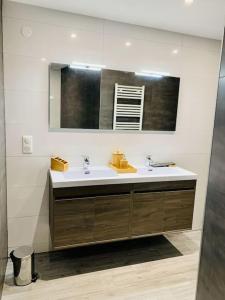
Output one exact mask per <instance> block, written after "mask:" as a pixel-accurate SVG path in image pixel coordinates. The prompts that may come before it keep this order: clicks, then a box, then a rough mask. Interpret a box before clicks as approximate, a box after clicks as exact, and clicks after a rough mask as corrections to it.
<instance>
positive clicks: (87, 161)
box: [82, 155, 90, 164]
mask: <svg viewBox="0 0 225 300" xmlns="http://www.w3.org/2000/svg"><path fill="white" fill-rule="evenodd" d="M82 157H83V159H84V162H85V163H87V164H90V158H89V156H88V155H82Z"/></svg>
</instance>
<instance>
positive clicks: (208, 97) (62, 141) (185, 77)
mask: <svg viewBox="0 0 225 300" xmlns="http://www.w3.org/2000/svg"><path fill="white" fill-rule="evenodd" d="M23 26H30V27H31V28H32V31H33V35H32V37H30V38H28V39H27V38H24V37H23V36H22V35H21V28H22V27H23ZM72 32H74V33H76V34H77V38H76V39H74V40H72V39H71V38H70V34H71V33H72ZM128 40H129V41H131V42H132V46H131V47H129V48H128V47H125V46H124V44H125V42H126V41H128ZM174 49H178V50H179V54H178V55H173V54H172V50H174ZM42 57H45V58H46V59H47V61H46V62H43V61H41V58H42ZM73 60H76V61H80V62H85V61H87V62H90V63H91V62H93V63H101V64H105V65H106V66H107V67H108V68H112V69H124V70H131V71H134V70H135V71H138V70H142V69H150V70H156V71H167V72H170V73H171V74H172V75H174V76H180V77H181V86H180V99H179V107H178V118H177V130H176V132H175V133H168V134H165V133H161V134H160V133H145V134H113V133H75V132H73V133H72V132H58V133H57V132H49V131H48V63H49V62H53V61H54V62H62V63H70V62H72V61H73ZM219 60H220V42H218V41H214V40H207V39H201V38H195V37H191V36H185V35H179V34H176V33H172V32H165V31H159V30H154V29H147V28H144V27H138V26H131V25H126V24H121V23H115V22H110V21H103V20H100V19H94V18H89V17H84V16H78V15H72V14H66V13H61V12H57V11H51V10H47V9H42V8H35V7H29V6H25V5H20V4H15V3H12V2H11V3H7V2H5V5H4V64H5V97H6V123H7V124H6V126H7V166H8V217H9V246H10V247H16V246H18V245H23V244H31V243H32V244H33V245H34V247H35V249H36V250H37V251H45V250H48V249H49V226H48V188H47V184H46V182H47V177H48V175H47V171H48V167H49V157H50V156H51V155H52V154H57V155H61V156H62V157H64V158H65V159H67V160H69V161H70V162H71V165H72V166H78V165H80V164H81V154H84V153H88V154H89V155H90V157H91V161H92V164H106V163H107V162H108V160H109V158H110V155H111V152H112V151H113V150H114V149H115V148H117V147H119V148H120V149H122V150H124V151H125V153H126V154H127V157H128V159H129V160H130V161H131V162H134V163H135V162H137V163H140V162H142V161H143V159H144V157H145V155H146V154H147V153H151V154H152V155H153V158H154V160H173V161H175V162H177V164H178V165H180V166H181V167H184V168H187V169H189V170H191V171H194V172H196V173H197V174H198V175H199V178H198V184H197V195H196V204H195V212H194V228H195V229H196V228H200V227H201V224H202V216H203V209H204V203H205V195H206V185H207V175H208V166H209V157H210V146H211V138H212V129H213V119H214V109H215V101H216V90H217V76H218V65H219ZM22 135H33V137H34V152H33V154H32V155H23V154H22V152H21V137H22Z"/></svg>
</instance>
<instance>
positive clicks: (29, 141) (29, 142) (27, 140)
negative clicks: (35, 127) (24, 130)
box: [22, 135, 33, 154]
mask: <svg viewBox="0 0 225 300" xmlns="http://www.w3.org/2000/svg"><path fill="white" fill-rule="evenodd" d="M22 147H23V153H24V154H31V153H32V152H33V137H32V136H31V135H24V136H23V138H22Z"/></svg>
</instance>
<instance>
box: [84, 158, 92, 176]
mask: <svg viewBox="0 0 225 300" xmlns="http://www.w3.org/2000/svg"><path fill="white" fill-rule="evenodd" d="M83 159H84V160H83V170H84V174H90V170H89V166H90V158H89V156H87V155H83Z"/></svg>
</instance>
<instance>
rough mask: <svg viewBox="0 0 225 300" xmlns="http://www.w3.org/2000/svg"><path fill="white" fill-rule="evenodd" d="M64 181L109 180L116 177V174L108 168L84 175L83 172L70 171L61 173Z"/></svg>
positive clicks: (91, 171)
mask: <svg viewBox="0 0 225 300" xmlns="http://www.w3.org/2000/svg"><path fill="white" fill-rule="evenodd" d="M63 176H64V178H65V179H68V180H72V179H74V180H75V179H77V180H79V179H89V178H90V179H91V178H96V179H97V178H111V177H115V176H117V173H116V172H115V171H114V170H112V169H110V168H102V169H91V168H90V173H89V174H85V173H84V171H83V170H81V169H78V170H71V171H68V172H65V173H63Z"/></svg>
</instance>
